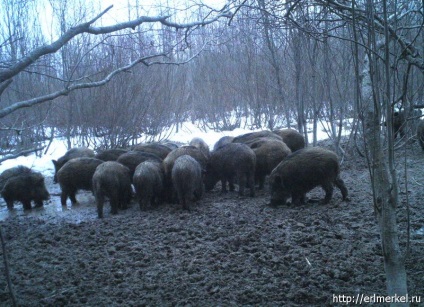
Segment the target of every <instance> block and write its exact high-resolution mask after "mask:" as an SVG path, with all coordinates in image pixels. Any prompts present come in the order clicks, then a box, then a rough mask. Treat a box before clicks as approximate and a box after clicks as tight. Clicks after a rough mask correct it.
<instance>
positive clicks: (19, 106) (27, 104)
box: [0, 54, 165, 118]
mask: <svg viewBox="0 0 424 307" xmlns="http://www.w3.org/2000/svg"><path fill="white" fill-rule="evenodd" d="M161 56H165V54H158V55H152V56H147V57H142V58H138V59H137V60H135V61H133V62H131V63H130V64H128V65H126V66H123V67H120V68H118V69H115V70H113V71H112V72H110V73H109V74H108V75H107V76H106V77H105V78H104V79H102V80H99V81H96V82H86V83H79V84H75V85H71V86H69V87H67V88H64V89H62V90H59V91H56V92H53V93H50V94H48V95H44V96H40V97H36V98H32V99H28V100H24V101H19V102H16V103H14V104H12V105H10V106H8V107H6V108H4V109H2V110H0V118H3V117H5V116H7V115H9V114H10V113H13V112H15V111H16V110H18V109H22V108H29V107H32V106H35V105H38V104H41V103H43V102H46V101H51V100H53V99H56V98H58V97H60V96H66V95H68V94H69V93H70V92H72V91H74V90H77V89H84V88H93V87H99V86H103V85H105V84H106V83H108V82H109V81H110V80H112V78H113V77H115V76H116V75H118V74H119V73H121V72H126V71H128V70H129V69H131V68H133V67H134V66H136V65H137V64H140V63H144V64H145V65H150V64H149V63H147V62H146V61H147V60H149V59H151V58H156V57H161Z"/></svg>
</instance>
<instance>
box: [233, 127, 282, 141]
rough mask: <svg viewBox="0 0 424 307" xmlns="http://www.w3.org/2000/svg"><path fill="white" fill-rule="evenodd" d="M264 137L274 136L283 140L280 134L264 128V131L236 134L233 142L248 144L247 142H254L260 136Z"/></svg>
mask: <svg viewBox="0 0 424 307" xmlns="http://www.w3.org/2000/svg"><path fill="white" fill-rule="evenodd" d="M263 137H266V138H274V139H277V140H280V141H282V140H283V139H282V138H281V137H280V136H279V135H277V134H275V133H274V132H272V131H269V130H262V131H257V132H250V133H246V134H242V135H239V136H236V137H235V138H234V139H233V143H243V144H247V143H250V142H254V141H255V140H257V139H258V138H263Z"/></svg>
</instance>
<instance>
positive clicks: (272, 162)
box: [249, 138, 291, 189]
mask: <svg viewBox="0 0 424 307" xmlns="http://www.w3.org/2000/svg"><path fill="white" fill-rule="evenodd" d="M249 147H250V148H252V149H253V151H254V152H255V155H256V169H255V181H256V182H257V183H258V184H259V189H263V187H264V183H265V178H266V176H268V175H269V174H271V172H272V170H273V169H274V168H275V167H276V166H277V165H278V164H279V163H280V162H281V161H283V159H284V158H285V157H287V156H288V155H289V154H291V150H290V148H289V147H288V146H287V145H286V144H285V143H284V142H282V141H279V140H277V139H274V138H259V139H258V140H257V141H256V142H252V143H250V144H249Z"/></svg>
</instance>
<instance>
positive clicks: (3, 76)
mask: <svg viewBox="0 0 424 307" xmlns="http://www.w3.org/2000/svg"><path fill="white" fill-rule="evenodd" d="M112 7H113V6H109V7H108V8H107V9H106V10H104V11H103V12H101V13H100V14H99V15H97V16H96V17H95V18H93V19H91V20H90V21H88V22H85V23H82V24H80V25H77V26H75V27H72V28H70V29H69V30H68V31H66V32H65V33H64V34H63V35H62V36H61V37H59V38H58V39H57V40H56V41H55V42H53V43H51V44H50V45H44V46H41V47H39V48H36V49H34V50H33V51H32V52H30V53H29V54H28V55H26V56H24V57H23V58H21V59H20V60H18V61H17V62H16V63H14V64H13V65H11V66H10V67H9V68H7V69H2V70H0V83H2V82H4V81H6V80H8V79H11V78H13V77H14V76H16V75H17V74H19V73H20V72H21V71H23V70H24V69H25V68H27V67H28V66H29V65H31V64H33V63H34V62H35V61H37V60H38V59H39V58H40V57H42V56H44V55H47V54H51V53H55V52H57V51H58V50H59V49H60V48H62V47H63V46H64V45H65V44H67V43H68V42H69V41H70V40H71V39H73V38H74V37H75V36H77V35H79V34H82V33H88V34H94V35H99V34H108V33H112V32H116V31H119V30H123V29H128V28H131V29H135V28H136V27H137V26H139V25H141V24H142V23H154V22H160V23H161V24H163V25H165V26H168V27H172V28H175V29H190V28H193V27H196V26H205V25H208V24H211V23H213V22H215V21H217V20H219V19H220V18H223V17H225V18H230V17H232V14H231V12H230V11H229V10H227V11H223V12H222V13H220V14H218V15H216V16H215V17H213V18H211V19H208V20H201V21H194V22H190V23H176V22H171V21H169V20H168V19H169V17H170V16H169V15H168V16H155V17H148V16H141V17H139V18H137V19H134V20H131V21H127V22H122V23H118V24H115V25H112V26H105V27H95V26H92V24H93V23H94V22H95V21H97V20H98V19H100V18H101V17H102V16H103V15H104V14H105V13H106V12H107V11H109V10H110V9H111V8H112Z"/></svg>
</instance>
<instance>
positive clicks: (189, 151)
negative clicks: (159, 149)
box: [163, 146, 208, 178]
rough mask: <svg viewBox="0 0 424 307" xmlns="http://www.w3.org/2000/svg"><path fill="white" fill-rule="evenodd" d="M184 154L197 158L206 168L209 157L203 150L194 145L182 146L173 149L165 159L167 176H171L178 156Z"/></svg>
mask: <svg viewBox="0 0 424 307" xmlns="http://www.w3.org/2000/svg"><path fill="white" fill-rule="evenodd" d="M183 155H189V156H191V157H193V158H194V159H196V161H197V162H199V163H200V166H201V167H202V169H205V168H206V163H207V162H208V158H207V157H206V156H205V155H204V154H203V152H202V151H201V150H200V149H199V148H197V147H194V146H181V147H178V148H176V149H174V150H173V151H171V152H170V153H169V154H168V156H167V157H166V158H165V159H164V160H163V167H164V171H165V176H166V177H169V178H170V176H171V172H172V167H173V166H174V163H175V160H177V159H178V157H181V156H183Z"/></svg>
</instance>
